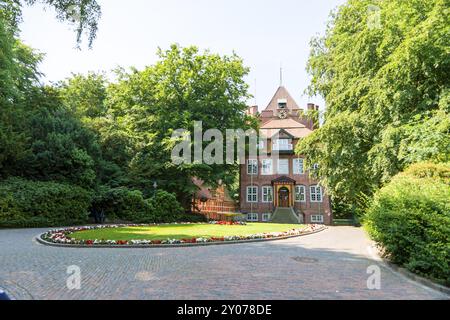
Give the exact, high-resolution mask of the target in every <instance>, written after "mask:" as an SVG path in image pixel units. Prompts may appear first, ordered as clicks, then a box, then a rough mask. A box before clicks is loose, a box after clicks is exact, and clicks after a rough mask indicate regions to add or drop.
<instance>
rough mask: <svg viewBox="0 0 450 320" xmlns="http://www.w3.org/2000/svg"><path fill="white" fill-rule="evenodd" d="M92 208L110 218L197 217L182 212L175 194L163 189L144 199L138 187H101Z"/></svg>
mask: <svg viewBox="0 0 450 320" xmlns="http://www.w3.org/2000/svg"><path fill="white" fill-rule="evenodd" d="M92 209H93V211H99V212H103V213H104V214H105V216H106V218H107V219H108V221H110V222H112V221H116V222H132V223H169V222H179V221H191V220H196V219H199V217H196V216H192V217H190V216H185V215H184V210H183V208H182V207H181V206H180V204H179V202H178V201H177V199H176V197H175V195H174V194H172V193H168V192H165V191H158V192H157V193H156V195H155V197H152V198H150V199H145V198H144V197H143V195H142V192H140V191H138V190H129V189H127V188H103V189H102V190H100V191H99V192H98V194H97V196H96V197H95V198H94V201H93V205H92Z"/></svg>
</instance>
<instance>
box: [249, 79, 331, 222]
mask: <svg viewBox="0 0 450 320" xmlns="http://www.w3.org/2000/svg"><path fill="white" fill-rule="evenodd" d="M307 108H308V110H318V108H319V107H318V106H316V105H314V104H308V107H307ZM301 111H302V110H301V109H300V108H299V106H298V105H297V104H296V102H295V101H294V99H293V98H292V97H291V95H290V94H289V92H288V91H287V90H286V89H285V88H284V87H283V86H281V87H279V88H278V90H277V92H276V93H275V96H274V97H273V98H272V100H271V101H270V103H269V105H268V106H267V108H266V109H265V110H264V111H263V112H262V113H261V114H258V107H251V108H250V109H249V113H250V114H252V115H254V116H256V117H259V119H260V121H261V132H260V137H262V138H263V139H262V140H261V143H260V146H259V149H260V150H261V151H264V153H263V154H262V155H261V154H260V155H259V156H257V157H256V158H250V157H247V158H246V161H245V164H243V165H241V170H240V186H241V187H240V190H241V194H240V199H241V201H240V211H241V212H242V213H245V214H247V220H248V221H254V222H257V221H258V222H268V221H272V222H279V223H324V224H327V225H330V224H331V223H332V212H331V205H330V199H329V197H328V196H327V195H326V194H325V193H324V190H323V188H322V187H320V185H319V184H318V182H317V181H316V180H314V179H312V178H311V177H310V175H309V173H308V172H307V166H306V161H307V160H306V159H305V158H304V157H302V156H297V155H295V153H294V150H295V147H296V145H297V143H298V141H299V140H300V139H302V138H304V137H306V136H308V135H309V134H311V133H312V131H313V130H314V123H313V121H311V120H308V119H306V118H302V116H301ZM274 151H277V152H275V154H276V153H278V155H277V156H275V157H274V156H273V155H274Z"/></svg>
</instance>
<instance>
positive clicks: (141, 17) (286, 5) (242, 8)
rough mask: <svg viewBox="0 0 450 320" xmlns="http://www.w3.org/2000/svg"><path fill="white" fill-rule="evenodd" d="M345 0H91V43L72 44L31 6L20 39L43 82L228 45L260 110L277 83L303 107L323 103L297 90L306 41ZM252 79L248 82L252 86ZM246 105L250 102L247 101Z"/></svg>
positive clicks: (60, 26)
mask: <svg viewBox="0 0 450 320" xmlns="http://www.w3.org/2000/svg"><path fill="white" fill-rule="evenodd" d="M344 2H345V0H317V1H312V0H127V1H123V0H99V3H100V4H101V6H102V12H103V15H102V18H101V20H100V24H99V31H98V34H97V39H96V40H95V42H94V45H93V49H92V50H89V49H87V47H86V43H87V41H86V40H85V41H84V46H83V47H82V50H81V51H80V50H77V49H75V33H74V32H73V31H72V30H71V29H70V26H69V25H67V24H64V23H60V22H58V21H57V20H56V19H55V15H54V12H53V11H52V10H49V9H47V12H45V11H44V9H43V7H42V6H39V5H36V6H34V7H31V8H28V7H27V8H25V10H24V23H22V25H21V30H22V32H21V38H22V40H24V42H25V43H26V44H28V45H30V46H31V47H33V48H35V49H38V50H39V51H41V52H43V53H45V54H46V57H45V60H44V62H43V64H42V65H41V68H40V70H41V71H42V72H43V73H44V74H45V78H44V80H45V81H46V82H53V81H58V80H62V79H64V78H66V77H69V76H70V75H71V73H86V72H88V71H109V70H111V69H114V68H116V67H117V66H122V67H125V68H128V67H131V66H134V67H137V68H138V69H142V68H144V67H145V66H147V65H151V64H153V63H154V62H155V61H156V58H157V57H156V50H157V48H158V47H161V48H163V49H167V48H169V46H170V44H172V43H179V44H180V45H182V46H189V45H195V46H198V47H199V48H200V49H209V50H210V51H212V52H215V53H220V54H230V53H232V52H233V51H234V52H236V53H237V54H238V55H239V56H241V57H242V58H243V59H244V63H245V65H246V66H248V67H250V69H251V73H250V75H249V76H248V78H247V79H246V80H247V82H248V84H249V85H250V92H251V93H252V94H254V95H255V92H256V101H257V104H258V105H259V107H260V109H263V108H265V107H266V106H267V104H268V103H269V100H270V99H271V97H272V96H273V94H274V93H275V90H276V89H277V87H278V86H279V84H280V75H279V74H280V65H282V66H283V70H284V71H283V79H284V80H283V84H284V86H285V87H286V88H287V89H288V90H289V91H290V93H291V94H292V96H293V97H294V98H295V99H296V100H297V103H298V104H299V105H300V107H302V108H304V107H305V106H306V104H307V103H308V102H313V103H316V104H319V105H320V106H321V107H324V102H323V99H322V98H321V97H314V98H309V97H308V96H306V95H304V94H303V93H304V90H305V89H306V87H307V86H308V81H309V77H308V75H307V73H306V70H305V69H306V63H307V59H308V55H309V51H310V48H309V42H310V40H311V38H312V37H313V36H315V35H318V34H323V33H324V31H325V28H326V23H327V21H328V17H329V14H330V12H331V10H333V9H334V8H336V7H337V6H338V5H340V4H343V3H344ZM255 83H256V85H255ZM248 103H249V104H254V100H251V101H249V102H248Z"/></svg>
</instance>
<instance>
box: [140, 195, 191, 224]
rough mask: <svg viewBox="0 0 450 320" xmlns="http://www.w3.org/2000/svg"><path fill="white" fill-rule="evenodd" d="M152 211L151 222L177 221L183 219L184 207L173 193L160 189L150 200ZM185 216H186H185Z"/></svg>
mask: <svg viewBox="0 0 450 320" xmlns="http://www.w3.org/2000/svg"><path fill="white" fill-rule="evenodd" d="M148 204H149V206H150V212H151V219H152V221H151V222H156V223H160V222H165V223H168V222H177V221H180V220H183V219H182V217H183V215H184V209H183V207H182V206H180V203H179V202H178V201H177V197H176V196H175V195H174V194H173V193H169V192H166V191H158V192H157V193H156V194H155V196H154V197H152V198H150V200H149V201H148ZM184 218H186V217H185V216H184Z"/></svg>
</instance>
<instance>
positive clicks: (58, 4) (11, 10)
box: [0, 0, 102, 47]
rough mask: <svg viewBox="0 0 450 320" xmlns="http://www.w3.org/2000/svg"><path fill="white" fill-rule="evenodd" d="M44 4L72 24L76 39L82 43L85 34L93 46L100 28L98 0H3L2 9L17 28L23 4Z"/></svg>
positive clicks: (62, 20) (60, 18)
mask: <svg viewBox="0 0 450 320" xmlns="http://www.w3.org/2000/svg"><path fill="white" fill-rule="evenodd" d="M36 3H41V4H44V5H45V6H48V7H51V8H53V9H54V10H55V11H56V18H57V19H58V20H60V21H61V22H66V23H68V24H70V25H71V26H72V27H73V28H74V30H75V32H76V41H77V44H78V45H80V44H81V41H82V37H83V34H85V33H86V34H87V36H88V45H89V47H91V46H92V43H93V42H94V40H95V37H96V35H97V30H98V21H99V19H100V17H101V14H102V12H101V8H100V5H99V4H98V2H97V1H96V0H2V1H1V2H0V10H2V11H3V12H4V14H3V15H4V17H5V18H6V19H7V21H8V22H9V24H10V26H12V27H13V28H17V26H18V23H19V22H20V21H21V19H22V6H23V5H34V4H36Z"/></svg>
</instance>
